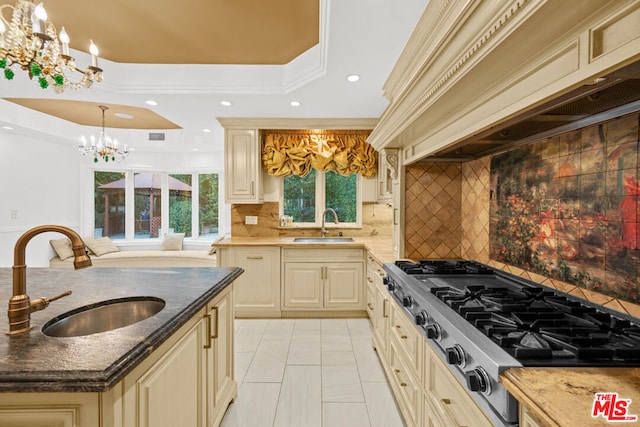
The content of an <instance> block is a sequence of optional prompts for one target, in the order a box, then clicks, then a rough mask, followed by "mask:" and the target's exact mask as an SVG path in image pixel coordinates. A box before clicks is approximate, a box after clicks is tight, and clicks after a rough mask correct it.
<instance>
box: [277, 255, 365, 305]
mask: <svg viewBox="0 0 640 427" xmlns="http://www.w3.org/2000/svg"><path fill="white" fill-rule="evenodd" d="M283 251H284V254H283V272H284V282H283V295H282V309H283V310H328V311H331V310H339V311H350V310H358V311H361V310H364V307H365V305H364V304H365V295H364V281H363V278H362V277H363V270H364V268H363V264H364V262H363V261H364V256H363V250H362V249H299V248H296V249H288V248H285V249H284V250H283ZM319 261H322V262H319Z"/></svg>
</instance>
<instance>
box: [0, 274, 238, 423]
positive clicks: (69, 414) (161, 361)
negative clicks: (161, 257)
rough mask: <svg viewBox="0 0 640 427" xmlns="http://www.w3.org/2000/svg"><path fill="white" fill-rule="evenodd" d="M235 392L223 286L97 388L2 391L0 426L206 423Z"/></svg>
mask: <svg viewBox="0 0 640 427" xmlns="http://www.w3.org/2000/svg"><path fill="white" fill-rule="evenodd" d="M236 394H237V385H236V382H235V380H234V376H233V293H232V286H228V287H227V288H226V289H225V290H224V291H223V292H222V293H220V294H219V295H218V296H216V298H214V299H213V300H212V301H211V302H210V303H209V304H207V306H206V307H205V308H203V309H202V310H200V311H199V312H198V314H196V315H195V316H194V317H192V318H191V319H190V320H189V321H188V322H187V323H186V324H185V325H183V326H182V327H181V328H180V329H179V330H178V331H177V332H176V333H175V334H173V335H172V336H171V337H169V339H168V340H167V341H165V342H164V343H163V344H162V345H160V347H158V348H157V349H156V350H155V351H154V352H153V353H151V354H150V355H149V356H148V357H147V358H146V359H145V360H144V361H143V362H142V363H140V365H138V366H137V367H136V368H134V369H133V370H132V371H131V372H130V373H129V374H127V375H126V376H125V378H124V379H123V380H122V381H120V382H119V383H118V384H116V385H115V386H114V387H112V388H111V389H110V390H108V391H106V392H102V393H2V394H0V402H1V403H0V426H1V427H18V426H20V427H42V426H64V427H87V426H89V427H93V426H96V427H97V426H100V427H175V426H190V427H212V426H218V425H219V424H220V422H221V420H222V417H223V415H224V413H225V411H226V409H227V407H228V405H229V403H231V402H232V401H233V400H234V399H235V396H236Z"/></svg>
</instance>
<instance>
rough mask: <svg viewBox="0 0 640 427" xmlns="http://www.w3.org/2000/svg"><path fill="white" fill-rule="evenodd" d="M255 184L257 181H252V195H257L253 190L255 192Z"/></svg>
mask: <svg viewBox="0 0 640 427" xmlns="http://www.w3.org/2000/svg"><path fill="white" fill-rule="evenodd" d="M255 184H256V183H255V181H251V195H252V196H255V194H254V193H253V192H254V187H255Z"/></svg>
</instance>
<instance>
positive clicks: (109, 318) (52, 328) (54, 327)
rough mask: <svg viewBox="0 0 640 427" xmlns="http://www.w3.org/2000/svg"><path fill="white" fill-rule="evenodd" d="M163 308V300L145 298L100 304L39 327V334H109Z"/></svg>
mask: <svg viewBox="0 0 640 427" xmlns="http://www.w3.org/2000/svg"><path fill="white" fill-rule="evenodd" d="M164 306H165V302H164V300H162V299H160V298H156V297H147V296H141V297H127V298H117V299H111V300H106V301H101V302H98V303H95V304H91V305H87V306H84V307H80V308H76V309H74V310H71V311H68V312H66V313H64V314H61V315H60V316H57V317H55V318H53V319H51V320H50V321H48V322H47V323H45V325H44V326H43V327H42V333H43V334H45V335H48V336H50V337H79V336H84V335H91V334H97V333H99V332H107V331H112V330H114V329H118V328H123V327H125V326H129V325H133V324H134V323H138V322H140V321H142V320H144V319H147V318H149V317H151V316H153V315H154V314H157V313H159V312H160V311H161V310H162V309H163V308H164Z"/></svg>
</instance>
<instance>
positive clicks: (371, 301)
mask: <svg viewBox="0 0 640 427" xmlns="http://www.w3.org/2000/svg"><path fill="white" fill-rule="evenodd" d="M375 305H376V294H375V290H374V289H373V287H371V289H369V287H367V315H368V316H369V319H372V320H373V316H374V311H375Z"/></svg>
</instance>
